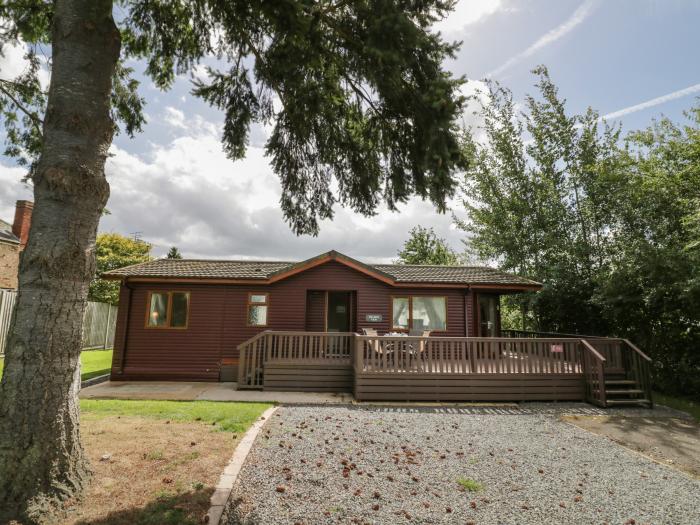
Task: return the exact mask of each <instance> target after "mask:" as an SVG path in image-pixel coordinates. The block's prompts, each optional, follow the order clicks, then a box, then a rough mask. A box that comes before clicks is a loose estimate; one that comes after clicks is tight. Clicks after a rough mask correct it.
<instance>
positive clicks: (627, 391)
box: [605, 388, 644, 396]
mask: <svg viewBox="0 0 700 525" xmlns="http://www.w3.org/2000/svg"><path fill="white" fill-rule="evenodd" d="M605 393H606V394H607V395H613V396H618V395H626V394H643V393H644V390H639V389H637V388H629V389H622V390H607V389H606V390H605Z"/></svg>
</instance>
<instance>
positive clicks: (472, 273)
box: [103, 251, 541, 289]
mask: <svg viewBox="0 0 700 525" xmlns="http://www.w3.org/2000/svg"><path fill="white" fill-rule="evenodd" d="M331 260H333V261H337V262H339V263H342V264H345V265H346V266H350V267H352V268H355V269H356V270H358V271H360V272H362V273H365V274H368V275H370V276H373V277H376V278H377V279H379V280H381V281H384V282H386V283H387V284H404V285H405V284H412V283H413V284H441V285H449V284H453V285H456V286H470V285H479V286H487V285H493V286H497V287H509V286H511V287H515V288H527V289H539V288H541V285H540V283H538V282H535V281H532V280H530V279H526V278H524V277H520V276H518V275H514V274H510V273H506V272H502V271H500V270H496V269H494V268H490V267H486V266H437V265H416V264H368V263H363V262H360V261H358V260H356V259H352V258H351V257H348V256H347V255H343V254H341V253H339V252H335V251H331V252H327V253H324V254H321V255H318V256H316V257H312V258H311V259H307V260H305V261H301V262H287V261H246V260H237V261H232V260H211V259H155V260H152V261H148V262H144V263H139V264H135V265H132V266H126V267H124V268H119V269H117V270H112V271H110V272H106V273H105V274H103V277H104V278H107V279H124V278H144V279H145V278H148V279H149V280H158V279H163V280H167V281H177V280H179V279H183V280H184V279H187V280H188V281H189V280H193V279H195V280H200V279H201V280H203V281H206V280H226V281H232V282H235V281H252V282H256V281H260V282H261V284H262V283H272V282H276V281H279V280H282V279H284V278H286V277H289V276H291V275H294V274H296V273H299V272H302V271H305V270H307V269H309V268H313V267H314V266H318V265H320V264H323V263H326V262H328V261H331Z"/></svg>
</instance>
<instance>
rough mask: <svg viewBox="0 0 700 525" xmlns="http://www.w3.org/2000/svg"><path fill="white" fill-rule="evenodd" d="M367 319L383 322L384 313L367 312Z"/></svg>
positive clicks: (369, 321) (368, 320)
mask: <svg viewBox="0 0 700 525" xmlns="http://www.w3.org/2000/svg"><path fill="white" fill-rule="evenodd" d="M365 321H367V322H368V323H381V322H382V314H366V315H365Z"/></svg>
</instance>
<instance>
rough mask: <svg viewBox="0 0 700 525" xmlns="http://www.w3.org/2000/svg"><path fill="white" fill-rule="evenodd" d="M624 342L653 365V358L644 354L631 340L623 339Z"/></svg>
mask: <svg viewBox="0 0 700 525" xmlns="http://www.w3.org/2000/svg"><path fill="white" fill-rule="evenodd" d="M623 341H624V342H625V344H627V346H629V347H630V348H631V349H632V350H634V351H635V352H637V353H638V354H639V355H640V356H641V357H642V358H644V359H646V360H647V361H649V362H650V363H651V357H649V356H648V355H646V354H645V353H644V352H642V351H641V350H640V349H639V348H637V346H635V345H634V344H633V343H632V342H631V341H630V340H629V339H623Z"/></svg>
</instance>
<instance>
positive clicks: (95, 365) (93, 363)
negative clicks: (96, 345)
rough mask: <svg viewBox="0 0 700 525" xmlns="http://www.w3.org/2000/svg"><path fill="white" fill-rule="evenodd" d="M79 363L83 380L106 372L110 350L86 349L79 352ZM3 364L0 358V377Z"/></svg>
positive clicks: (110, 360) (110, 363) (109, 365)
mask: <svg viewBox="0 0 700 525" xmlns="http://www.w3.org/2000/svg"><path fill="white" fill-rule="evenodd" d="M80 363H81V364H82V373H81V377H82V379H83V381H85V380H86V379H90V378H91V377H96V376H100V375H102V374H106V373H108V372H109V369H110V368H111V366H112V351H111V350H86V351H85V352H83V353H82V354H80ZM4 364H5V360H4V359H2V358H0V377H2V369H3V366H4Z"/></svg>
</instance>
